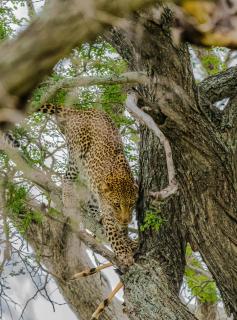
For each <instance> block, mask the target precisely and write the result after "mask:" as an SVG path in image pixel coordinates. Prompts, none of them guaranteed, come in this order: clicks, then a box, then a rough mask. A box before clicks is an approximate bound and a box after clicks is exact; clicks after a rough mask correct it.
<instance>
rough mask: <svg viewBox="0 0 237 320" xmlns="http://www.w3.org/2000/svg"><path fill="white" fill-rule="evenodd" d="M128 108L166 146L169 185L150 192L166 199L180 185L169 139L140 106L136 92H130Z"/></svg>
mask: <svg viewBox="0 0 237 320" xmlns="http://www.w3.org/2000/svg"><path fill="white" fill-rule="evenodd" d="M126 108H127V110H128V111H129V112H130V113H131V114H132V115H133V116H134V118H135V119H137V120H138V121H139V122H141V123H143V124H145V125H146V126H147V127H148V128H149V129H150V130H152V131H153V132H154V134H155V135H156V136H157V137H158V138H159V140H160V143H161V144H162V145H163V147H164V150H165V156H166V164H167V170H168V181H169V185H168V186H167V187H166V188H164V189H163V190H161V191H158V192H150V194H151V195H152V196H153V197H154V198H156V199H157V200H164V199H166V198H168V197H169V196H171V195H173V194H174V193H176V191H177V190H178V185H177V182H176V179H175V169H174V163H173V158H172V151H171V147H170V144H169V141H168V140H167V139H166V137H165V136H164V134H163V132H162V131H161V130H160V129H159V128H158V126H157V125H156V123H155V122H154V120H153V119H152V117H151V116H149V115H148V114H147V113H145V112H144V111H142V110H141V109H139V108H138V106H137V97H136V95H135V94H132V93H130V94H129V95H128V97H127V100H126Z"/></svg>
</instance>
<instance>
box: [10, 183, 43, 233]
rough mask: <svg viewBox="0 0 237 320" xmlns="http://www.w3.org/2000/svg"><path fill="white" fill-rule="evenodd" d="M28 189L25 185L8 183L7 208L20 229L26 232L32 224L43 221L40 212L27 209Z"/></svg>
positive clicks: (21, 231)
mask: <svg viewBox="0 0 237 320" xmlns="http://www.w3.org/2000/svg"><path fill="white" fill-rule="evenodd" d="M27 194H28V191H27V189H26V187H24V186H19V187H18V186H16V185H14V184H13V183H9V184H8V197H7V209H8V211H9V213H10V214H11V218H12V220H13V222H14V224H15V225H16V228H17V229H18V231H19V232H20V233H22V234H25V233H26V231H27V230H28V228H29V226H30V224H31V223H32V222H34V223H41V222H42V216H41V213H40V212H37V211H33V210H28V209H26V202H27Z"/></svg>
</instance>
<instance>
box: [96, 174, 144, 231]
mask: <svg viewBox="0 0 237 320" xmlns="http://www.w3.org/2000/svg"><path fill="white" fill-rule="evenodd" d="M137 195H138V187H137V185H136V183H135V182H134V179H133V177H132V176H131V173H130V172H127V171H126V170H125V171H123V170H118V171H117V172H116V174H111V175H109V176H107V178H106V181H103V183H101V188H100V198H101V202H102V204H103V206H104V207H106V208H107V209H108V210H109V212H111V214H113V216H114V218H115V219H116V220H117V221H118V223H119V224H121V225H127V224H128V223H129V222H130V221H131V220H132V211H133V208H134V206H135V203H136V200H137Z"/></svg>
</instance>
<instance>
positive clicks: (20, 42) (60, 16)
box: [0, 0, 154, 121]
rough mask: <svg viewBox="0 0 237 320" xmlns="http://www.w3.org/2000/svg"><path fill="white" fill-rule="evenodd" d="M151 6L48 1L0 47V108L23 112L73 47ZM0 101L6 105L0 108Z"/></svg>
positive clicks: (126, 0) (136, 1) (138, 0)
mask: <svg viewBox="0 0 237 320" xmlns="http://www.w3.org/2000/svg"><path fill="white" fill-rule="evenodd" d="M152 2H154V0H153V1H152V0H145V1H144V0H122V1H115V0H113V1H110V2H108V1H106V0H100V1H93V0H92V1H90V2H85V1H83V0H68V1H59V0H54V1H52V2H51V3H50V4H49V5H48V6H46V8H45V10H44V12H43V13H42V15H41V16H40V17H39V18H37V19H35V20H34V21H33V22H32V23H31V25H30V26H29V27H28V28H27V29H26V30H25V31H23V32H22V33H21V34H20V35H19V37H18V38H17V39H16V40H14V41H9V42H5V43H4V44H3V45H2V46H1V47H0V74H1V78H0V84H1V88H2V90H1V95H0V97H1V99H0V101H1V103H0V108H6V107H7V108H11V109H15V108H18V109H20V110H24V109H25V104H26V102H27V99H28V98H29V96H30V95H31V93H32V91H33V89H34V88H35V87H36V86H37V85H38V84H39V82H40V81H41V80H42V79H43V77H44V76H45V75H47V74H48V73H49V72H50V71H51V70H52V68H53V67H54V65H55V64H56V63H57V62H58V61H59V59H61V58H63V57H65V56H66V55H68V54H69V52H70V51H71V49H72V48H73V47H75V46H78V45H80V44H81V43H83V42H86V41H90V40H94V39H95V38H96V36H97V35H98V34H101V33H102V32H103V31H104V30H105V29H106V28H108V26H109V25H110V23H111V20H113V23H114V25H116V23H119V22H120V23H121V18H120V17H121V16H127V15H128V14H129V13H130V12H132V11H134V10H137V9H139V8H142V7H144V6H147V5H149V4H151V3H152ZM111 16H112V17H113V19H111ZM106 17H107V18H108V19H107V20H106ZM13 70H14V72H13ZM11 96H14V97H15V99H11ZM3 99H4V100H10V102H9V103H8V104H4V103H3V101H4V100H3ZM0 121H1V119H0Z"/></svg>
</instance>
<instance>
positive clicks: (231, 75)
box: [198, 67, 237, 104]
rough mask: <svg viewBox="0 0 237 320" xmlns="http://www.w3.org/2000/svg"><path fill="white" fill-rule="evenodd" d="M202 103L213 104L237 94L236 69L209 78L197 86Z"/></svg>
mask: <svg viewBox="0 0 237 320" xmlns="http://www.w3.org/2000/svg"><path fill="white" fill-rule="evenodd" d="M198 89H199V92H200V96H201V98H202V100H203V102H204V103H206V102H207V103H209V104H213V103H215V102H217V101H220V100H222V99H224V98H229V97H233V96H234V95H236V94H237V67H232V68H229V69H227V70H226V71H223V72H221V73H218V74H217V75H214V76H210V77H208V78H206V79H205V80H203V81H202V82H201V83H200V84H199V86H198Z"/></svg>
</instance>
